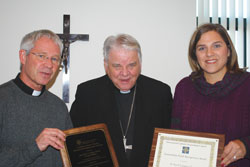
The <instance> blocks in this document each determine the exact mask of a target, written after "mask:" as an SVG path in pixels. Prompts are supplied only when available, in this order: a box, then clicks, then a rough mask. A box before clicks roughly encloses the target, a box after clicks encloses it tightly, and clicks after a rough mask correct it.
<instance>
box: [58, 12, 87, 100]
mask: <svg viewBox="0 0 250 167" xmlns="http://www.w3.org/2000/svg"><path fill="white" fill-rule="evenodd" d="M57 35H58V36H59V37H60V39H61V40H62V42H63V52H62V62H63V69H62V70H63V94H62V99H63V101H64V102H65V103H69V68H70V66H69V63H70V59H69V58H70V54H69V53H70V52H69V46H70V44H71V43H73V42H75V41H88V40H89V35H88V34H70V15H63V34H57Z"/></svg>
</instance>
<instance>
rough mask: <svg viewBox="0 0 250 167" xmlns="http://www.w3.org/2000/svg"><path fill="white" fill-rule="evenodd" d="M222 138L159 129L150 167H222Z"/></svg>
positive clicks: (218, 135) (206, 134)
mask: <svg viewBox="0 0 250 167" xmlns="http://www.w3.org/2000/svg"><path fill="white" fill-rule="evenodd" d="M224 143H225V136H224V135H222V134H213V133H202V132H191V131H182V130H172V129H161V128H155V132H154V137H153V142H152V147H151V153H150V158H149V163H148V164H149V165H148V166H149V167H184V166H185V167H201V166H202V167H220V161H221V154H222V152H223V149H224Z"/></svg>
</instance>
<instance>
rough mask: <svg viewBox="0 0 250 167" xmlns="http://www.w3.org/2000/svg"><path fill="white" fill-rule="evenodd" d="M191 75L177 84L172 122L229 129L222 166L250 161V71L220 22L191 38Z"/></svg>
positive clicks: (216, 130) (242, 165)
mask: <svg viewBox="0 0 250 167" xmlns="http://www.w3.org/2000/svg"><path fill="white" fill-rule="evenodd" d="M188 59H189V63H190V66H191V68H192V71H193V72H192V73H191V75H190V76H188V77H185V78H184V79H182V80H181V81H180V82H179V83H178V84H177V86H176V89H175V96H174V104H173V115H172V117H173V119H172V128H174V129H181V130H189V131H197V132H209V133H219V134H225V136H226V141H225V147H224V151H223V154H222V161H221V166H237V167H238V166H239V167H249V166H250V159H249V158H250V155H249V148H250V100H249V99H250V98H249V97H250V73H248V72H246V71H244V70H242V69H240V68H239V65H238V61H237V53H236V51H235V48H234V46H233V43H232V41H231V39H230V37H229V35H228V33H227V31H226V30H225V28H224V27H223V26H221V25H219V24H204V25H201V26H200V27H198V28H197V30H196V31H195V32H194V34H193V36H192V38H191V40H190V44H189V55H188Z"/></svg>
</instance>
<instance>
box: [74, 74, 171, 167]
mask: <svg viewBox="0 0 250 167" xmlns="http://www.w3.org/2000/svg"><path fill="white" fill-rule="evenodd" d="M114 89H115V86H114V85H113V83H112V81H111V80H110V79H109V77H108V76H107V75H105V76H102V77H100V78H97V79H94V80H90V81H87V82H85V83H82V84H80V85H78V88H77V91H76V97H75V101H74V102H73V104H72V107H71V110H70V116H71V119H72V122H73V125H74V126H75V127H80V126H86V125H92V124H97V123H105V124H106V125H107V127H108V130H109V133H110V136H111V140H112V143H113V145H114V149H115V152H116V155H117V159H118V162H119V165H120V167H147V165H148V161H149V155H150V150H151V145H152V139H153V132H154V128H155V127H158V128H169V127H170V120H171V118H170V117H171V110H172V94H171V90H170V87H169V86H168V85H167V84H165V83H163V82H160V81H157V80H154V79H152V78H149V77H146V76H143V75H140V76H139V77H138V79H137V92H136V96H135V108H136V109H135V127H134V135H133V150H132V153H131V157H132V160H131V164H127V163H128V162H127V159H126V155H125V152H124V145H123V140H122V132H121V128H120V124H119V114H118V111H117V105H116V101H115V94H114Z"/></svg>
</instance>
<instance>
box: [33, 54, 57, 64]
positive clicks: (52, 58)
mask: <svg viewBox="0 0 250 167" xmlns="http://www.w3.org/2000/svg"><path fill="white" fill-rule="evenodd" d="M30 53H31V54H33V55H35V56H36V57H37V58H38V60H40V61H46V60H48V59H50V60H51V62H52V63H53V64H54V65H59V64H60V62H61V59H60V58H59V57H57V56H53V57H49V56H47V55H46V54H44V53H34V52H30Z"/></svg>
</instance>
